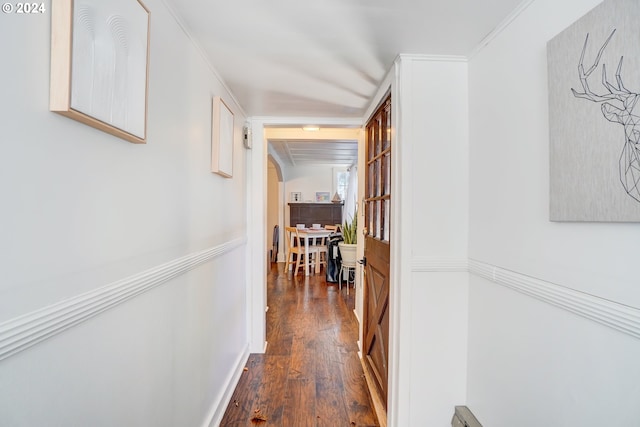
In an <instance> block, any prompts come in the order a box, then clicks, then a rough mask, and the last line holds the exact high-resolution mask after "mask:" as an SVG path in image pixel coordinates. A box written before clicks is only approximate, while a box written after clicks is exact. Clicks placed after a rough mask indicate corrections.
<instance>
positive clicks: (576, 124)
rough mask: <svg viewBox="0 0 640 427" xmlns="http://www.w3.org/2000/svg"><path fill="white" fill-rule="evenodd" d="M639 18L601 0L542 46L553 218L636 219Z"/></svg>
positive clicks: (639, 6)
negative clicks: (546, 91) (546, 98)
mask: <svg viewBox="0 0 640 427" xmlns="http://www.w3.org/2000/svg"><path fill="white" fill-rule="evenodd" d="M639 23H640V1H639V0H606V1H605V2H603V3H601V4H600V5H599V6H597V7H596V8H594V9H593V10H591V11H590V12H589V13H588V14H587V15H585V16H583V17H582V18H580V20H578V21H577V22H576V23H574V24H573V25H571V26H570V27H569V28H567V29H566V30H564V31H563V32H562V33H560V34H558V35H557V36H556V37H554V38H553V39H552V40H550V41H549V43H548V44H547V60H548V72H549V75H548V78H549V137H550V153H549V159H550V219H551V220H552V221H621V222H622V221H640V144H639V142H640V107H638V109H637V110H636V104H637V103H638V100H639V99H638V98H639V97H640V25H639Z"/></svg>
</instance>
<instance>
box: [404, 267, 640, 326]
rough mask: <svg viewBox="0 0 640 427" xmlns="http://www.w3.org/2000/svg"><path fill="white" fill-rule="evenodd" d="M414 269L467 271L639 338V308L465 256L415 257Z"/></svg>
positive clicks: (417, 271) (422, 271) (423, 271)
mask: <svg viewBox="0 0 640 427" xmlns="http://www.w3.org/2000/svg"><path fill="white" fill-rule="evenodd" d="M411 270H412V271H413V272H414V273H438V272H444V273H457V272H468V273H470V274H473V275H475V276H478V277H482V278H484V279H486V280H489V281H491V282H493V283H495V284H498V285H500V286H504V287H506V288H509V289H512V290H514V291H516V292H520V293H522V294H524V295H527V296H529V297H532V298H536V299H538V300H540V301H543V302H546V303H548V304H551V305H554V306H556V307H558V308H561V309H563V310H566V311H569V312H571V313H573V314H576V315H578V316H581V317H584V318H586V319H590V320H593V321H595V322H598V323H600V324H602V325H605V326H608V327H610V328H612V329H615V330H617V331H620V332H623V333H625V334H627V335H631V336H632V337H635V338H639V339H640V309H638V308H636V307H631V306H628V305H625V304H621V303H618V302H615V301H610V300H607V299H604V298H600V297H598V296H595V295H590V294H587V293H584V292H580V291H577V290H575V289H571V288H567V287H565V286H562V285H559V284H556V283H551V282H548V281H545V280H542V279H538V278H535V277H531V276H527V275H524V274H521V273H517V272H515V271H510V270H507V269H504V268H501V267H498V266H495V265H491V264H488V263H485V262H482V261H478V260H474V259H466V258H462V257H458V258H456V257H419V256H417V257H414V258H412V259H411Z"/></svg>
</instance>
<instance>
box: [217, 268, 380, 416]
mask: <svg viewBox="0 0 640 427" xmlns="http://www.w3.org/2000/svg"><path fill="white" fill-rule="evenodd" d="M353 297H354V292H353V289H351V292H350V295H349V296H347V295H346V288H345V287H344V286H343V287H342V292H341V293H340V292H339V291H338V286H337V284H328V285H327V283H326V282H325V280H324V275H323V274H321V275H312V276H309V277H308V278H304V277H302V276H300V275H298V276H295V277H292V276H291V274H288V275H287V274H284V273H283V264H278V265H277V266H276V265H275V264H273V266H272V270H271V273H270V274H269V276H268V279H267V298H268V306H269V311H268V312H267V342H268V346H267V351H266V353H265V354H252V355H251V356H250V357H249V360H248V362H247V365H246V370H245V372H244V373H243V375H242V377H241V378H240V381H239V383H238V385H237V387H236V390H235V392H234V394H233V396H232V398H231V401H230V403H229V406H228V407H227V410H226V413H225V415H224V418H223V420H222V423H221V424H220V425H221V426H245V425H246V426H255V425H261V426H283V427H286V426H296V427H298V426H331V427H335V426H376V425H378V424H377V420H376V417H375V415H374V412H373V409H372V407H371V404H370V401H369V396H368V392H367V390H366V385H365V380H364V376H363V372H362V366H361V364H360V360H359V359H358V354H357V351H358V348H357V344H356V342H355V341H356V340H357V336H358V323H357V321H356V318H355V315H354V313H353V307H354V298H353Z"/></svg>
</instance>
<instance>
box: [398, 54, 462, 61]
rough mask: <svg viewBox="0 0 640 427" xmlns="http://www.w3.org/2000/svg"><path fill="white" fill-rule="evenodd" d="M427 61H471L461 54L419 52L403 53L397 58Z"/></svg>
mask: <svg viewBox="0 0 640 427" xmlns="http://www.w3.org/2000/svg"><path fill="white" fill-rule="evenodd" d="M398 59H400V60H411V61H426V62H469V58H467V57H466V56H461V55H426V54H419V53H401V54H399V55H398V56H397V57H396V60H398Z"/></svg>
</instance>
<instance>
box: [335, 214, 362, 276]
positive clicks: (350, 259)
mask: <svg viewBox="0 0 640 427" xmlns="http://www.w3.org/2000/svg"><path fill="white" fill-rule="evenodd" d="M342 239H343V240H342V242H340V243H338V249H339V250H340V257H341V258H342V263H343V264H346V265H354V266H355V264H356V248H357V247H358V244H357V243H358V215H357V214H355V215H354V216H353V218H352V220H351V223H348V222H346V221H345V223H344V224H343V225H342Z"/></svg>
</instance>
